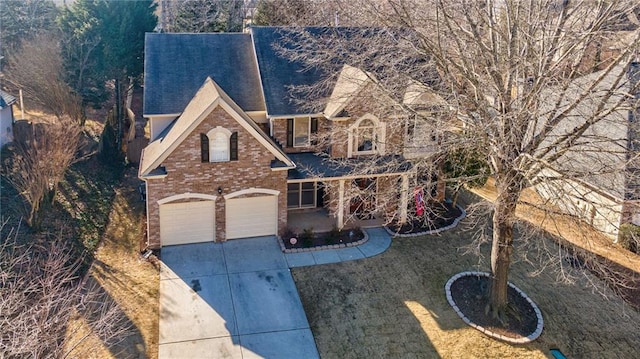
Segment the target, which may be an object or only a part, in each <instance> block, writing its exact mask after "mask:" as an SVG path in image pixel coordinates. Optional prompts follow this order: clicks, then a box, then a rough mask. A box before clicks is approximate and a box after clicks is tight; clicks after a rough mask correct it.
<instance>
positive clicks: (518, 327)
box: [445, 272, 543, 344]
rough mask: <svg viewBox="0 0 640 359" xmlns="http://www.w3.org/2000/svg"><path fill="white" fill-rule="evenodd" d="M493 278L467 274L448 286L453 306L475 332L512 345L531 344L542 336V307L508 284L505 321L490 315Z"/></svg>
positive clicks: (448, 296) (449, 282)
mask: <svg viewBox="0 0 640 359" xmlns="http://www.w3.org/2000/svg"><path fill="white" fill-rule="evenodd" d="M489 285H490V274H489V273H484V272H463V273H459V274H456V275H455V276H453V277H452V278H451V279H449V281H448V282H447V284H446V286H445V291H446V294H447V300H448V301H449V304H451V306H452V307H453V308H454V310H455V311H456V313H457V314H458V316H460V318H462V320H463V321H464V322H465V323H467V324H468V325H470V326H471V327H473V328H476V329H478V330H480V331H481V332H483V333H485V334H487V335H489V336H491V337H493V338H496V339H500V340H504V341H506V342H510V343H518V344H522V343H528V342H530V341H533V340H535V339H537V338H538V337H539V336H540V334H541V333H542V326H543V320H542V313H541V312H540V310H539V309H538V306H537V305H536V304H535V303H534V302H533V301H532V300H531V299H530V298H529V297H528V296H527V295H526V294H525V293H523V292H522V291H521V290H520V289H518V287H516V286H515V285H513V284H511V283H508V285H509V287H508V290H507V301H508V306H507V310H506V311H505V315H504V318H502V320H500V319H498V318H494V317H493V316H492V315H491V314H490V313H487V310H486V308H487V307H488V304H489V297H488V289H489Z"/></svg>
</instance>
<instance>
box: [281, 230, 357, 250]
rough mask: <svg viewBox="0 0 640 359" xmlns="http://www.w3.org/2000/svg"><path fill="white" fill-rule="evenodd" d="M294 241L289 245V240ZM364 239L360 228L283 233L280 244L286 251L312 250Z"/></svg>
mask: <svg viewBox="0 0 640 359" xmlns="http://www.w3.org/2000/svg"><path fill="white" fill-rule="evenodd" d="M292 237H293V238H295V239H296V241H295V242H296V243H295V244H291V238H292ZM363 238H364V233H363V232H362V230H361V229H360V228H352V229H343V230H341V231H337V230H334V231H331V232H319V233H313V234H311V233H292V232H289V233H285V234H284V235H282V242H283V243H284V246H285V248H286V249H294V248H313V247H321V246H327V245H334V244H348V243H353V242H357V241H359V240H361V239H363Z"/></svg>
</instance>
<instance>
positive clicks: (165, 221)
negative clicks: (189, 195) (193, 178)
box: [160, 201, 215, 246]
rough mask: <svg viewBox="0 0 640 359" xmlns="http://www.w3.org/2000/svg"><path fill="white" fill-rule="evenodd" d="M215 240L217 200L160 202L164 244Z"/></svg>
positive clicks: (161, 239)
mask: <svg viewBox="0 0 640 359" xmlns="http://www.w3.org/2000/svg"><path fill="white" fill-rule="evenodd" d="M214 240H215V201H192V202H180V203H165V204H160V241H161V245H162V246H170V245H176V244H187V243H199V242H212V241H214Z"/></svg>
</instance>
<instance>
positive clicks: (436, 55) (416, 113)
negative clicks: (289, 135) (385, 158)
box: [283, 0, 640, 317]
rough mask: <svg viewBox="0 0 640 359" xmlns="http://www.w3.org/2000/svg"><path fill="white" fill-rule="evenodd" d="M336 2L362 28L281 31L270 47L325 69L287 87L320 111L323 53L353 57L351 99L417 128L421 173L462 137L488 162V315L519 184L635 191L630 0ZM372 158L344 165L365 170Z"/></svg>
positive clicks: (569, 195) (332, 66) (565, 193)
mask: <svg viewBox="0 0 640 359" xmlns="http://www.w3.org/2000/svg"><path fill="white" fill-rule="evenodd" d="M336 4H337V5H336V6H338V7H340V8H341V9H346V10H345V11H344V12H343V13H344V14H350V15H351V18H350V19H349V21H350V23H352V24H357V25H363V26H366V27H364V28H360V29H352V30H350V31H335V32H333V31H331V30H327V31H325V32H324V33H321V34H318V32H317V31H316V32H310V31H308V30H307V29H297V30H295V31H291V33H290V34H289V35H288V36H287V38H288V39H289V40H288V41H289V43H288V44H286V45H285V46H283V52H284V53H285V54H286V55H287V56H288V57H289V58H290V59H291V60H292V61H301V62H303V63H305V64H306V65H307V66H308V68H313V69H319V70H325V72H326V73H327V74H329V76H328V77H327V79H326V80H325V81H324V82H322V83H320V84H316V85H314V86H311V87H307V88H298V89H295V90H294V92H295V93H297V94H304V96H302V97H304V99H305V100H304V101H306V102H309V99H311V102H312V103H313V104H315V105H317V106H316V107H315V109H316V110H322V107H323V106H324V104H326V100H327V98H328V97H329V96H333V95H335V91H334V93H333V95H332V93H331V91H332V88H333V86H334V85H335V84H336V81H340V79H339V78H338V76H339V75H340V74H344V73H345V72H344V71H342V72H341V71H339V70H340V69H339V68H338V69H336V64H347V65H349V66H352V67H355V68H357V69H360V70H361V72H360V74H361V75H359V76H353V79H354V81H356V82H362V81H365V82H366V83H367V86H368V87H369V88H371V90H366V88H367V87H365V86H361V85H362V83H356V84H355V86H354V87H358V86H359V87H361V88H364V89H365V90H361V91H359V92H358V97H359V98H358V99H357V101H359V103H363V104H366V106H367V108H368V110H369V111H371V112H372V113H376V114H379V115H380V116H379V117H380V118H386V119H388V120H387V121H386V126H387V131H394V130H395V131H398V132H400V133H403V132H404V133H405V134H407V135H408V136H409V137H413V138H414V139H416V138H417V139H418V141H417V142H415V141H409V142H407V143H405V148H404V152H405V154H406V153H408V152H412V156H411V157H412V158H413V162H414V164H415V166H416V167H418V168H421V169H423V171H425V173H426V174H427V176H426V177H428V178H432V177H434V176H432V175H433V174H435V175H437V174H438V171H439V167H440V166H438V165H437V163H438V161H437V160H436V159H437V158H442V157H446V156H449V154H452V153H454V152H455V151H457V150H459V149H460V148H464V147H469V146H468V144H471V146H470V147H471V148H473V151H474V157H475V158H478V159H480V160H481V161H484V162H486V163H487V165H488V166H489V168H490V173H491V174H492V176H493V177H494V178H495V182H496V187H497V193H498V196H497V200H496V201H495V202H494V203H493V205H492V208H491V209H492V211H493V214H492V223H491V228H492V235H491V241H492V251H491V271H492V280H491V287H490V306H489V308H487V309H488V310H490V312H491V313H492V314H493V315H495V316H499V317H501V316H502V315H503V313H504V311H505V309H506V305H507V279H508V273H509V268H510V265H511V261H512V252H513V250H514V247H513V239H514V223H515V222H516V214H515V210H516V205H517V204H518V203H519V201H520V197H521V194H522V192H523V191H524V190H525V189H526V188H528V187H532V186H536V188H541V189H543V192H544V190H545V189H546V192H545V193H547V194H549V193H551V194H550V195H549V198H551V197H552V198H554V199H555V202H554V204H556V205H558V204H559V203H560V202H562V201H565V200H566V202H567V203H568V204H567V206H575V203H576V202H575V201H570V200H573V199H575V198H576V197H577V196H579V195H577V193H579V188H583V187H584V188H589V191H591V192H592V193H611V192H612V193H622V195H621V197H620V198H622V200H624V199H626V198H630V197H628V196H629V195H635V194H634V193H633V191H632V188H631V187H633V184H634V183H636V182H635V179H634V175H635V173H633V171H632V170H631V168H630V167H631V166H630V164H631V163H633V161H630V159H634V158H635V156H636V154H635V152H633V151H632V150H633V149H634V148H635V140H636V138H635V135H634V134H635V129H634V124H635V121H629V118H630V117H629V116H630V114H633V111H634V110H635V109H636V108H637V103H636V102H635V99H637V93H638V89H637V82H638V76H637V73H636V75H634V71H636V70H634V69H635V67H634V65H633V62H634V61H637V59H636V58H635V55H636V51H637V50H638V45H639V44H640V30H638V27H637V25H634V24H632V23H630V22H629V19H630V18H633V17H634V16H635V13H634V11H636V10H637V3H635V2H634V1H597V0H592V1H558V0H540V1H518V0H500V1H499V0H495V1H494V0H487V1H465V0H447V1H445V0H380V1H340V0H336ZM372 26H374V27H372ZM597 43H600V44H606V45H603V46H602V47H600V50H602V48H606V49H607V54H604V55H603V54H602V52H600V53H599V54H597V53H598V51H600V50H598V49H597V48H594V46H593V44H597ZM596 55H597V56H596ZM331 74H335V75H333V76H331ZM412 96H413V97H414V99H413V100H412V99H411V97H412ZM409 127H412V128H413V129H412V130H411V131H408V130H407V128H409ZM422 140H424V141H422ZM376 165H377V164H376V163H373V162H371V163H370V165H369V167H366V168H365V167H360V168H359V169H358V170H359V171H360V172H355V174H359V175H361V176H366V175H367V174H370V173H374V172H375V170H373V169H372V168H373V167H375V166H376ZM385 165H386V166H389V163H385ZM593 183H595V184H596V185H591V184H593ZM554 191H555V192H554ZM587 198H590V199H587V201H590V203H591V204H592V205H594V207H593V208H596V210H595V211H596V212H598V211H599V212H603V213H600V214H598V213H596V215H601V217H602V218H604V220H607V219H608V218H611V217H610V216H609V215H610V213H609V212H607V211H608V210H609V209H611V210H612V211H613V209H614V208H613V207H615V206H618V207H616V208H618V209H620V206H622V203H620V202H621V201H613V204H611V206H610V207H611V208H609V209H604V208H603V207H602V206H608V204H607V203H605V202H602V201H600V200H599V199H596V198H595V197H587ZM598 198H600V197H598ZM596 205H598V206H601V207H597V206H596ZM604 212H606V213H604ZM618 212H620V211H618ZM611 221H612V222H615V219H613V220H611ZM613 224H615V223H613ZM618 224H619V223H618ZM480 237H481V238H480V239H482V238H484V237H483V236H482V235H481V236H480Z"/></svg>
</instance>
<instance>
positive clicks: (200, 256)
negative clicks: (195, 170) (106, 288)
mask: <svg viewBox="0 0 640 359" xmlns="http://www.w3.org/2000/svg"><path fill="white" fill-rule="evenodd" d="M162 263H163V264H162V269H161V272H160V348H159V358H160V359H164V358H243V359H247V358H318V357H319V355H318V350H317V349H316V345H315V342H314V340H313V335H312V334H311V330H310V329H309V323H308V321H307V317H306V315H305V313H304V309H303V307H302V303H301V302H300V297H299V296H298V291H297V289H296V286H295V283H294V281H293V278H292V277H291V273H290V271H289V266H288V264H287V260H286V259H285V255H284V254H283V253H282V251H281V250H280V246H279V245H278V243H277V239H276V238H275V237H258V238H250V239H241V240H233V241H228V242H224V243H202V244H188V245H180V246H170V247H165V248H163V249H162Z"/></svg>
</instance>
